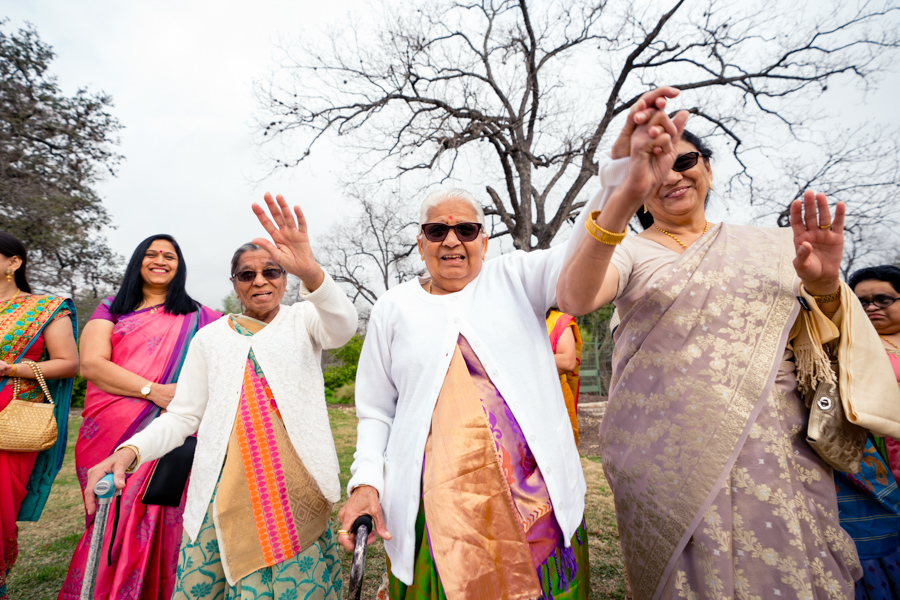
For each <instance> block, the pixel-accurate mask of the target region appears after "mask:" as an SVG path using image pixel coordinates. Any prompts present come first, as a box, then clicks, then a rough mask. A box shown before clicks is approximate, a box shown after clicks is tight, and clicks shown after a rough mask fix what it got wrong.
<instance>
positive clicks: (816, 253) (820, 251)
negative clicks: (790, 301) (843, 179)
mask: <svg viewBox="0 0 900 600" xmlns="http://www.w3.org/2000/svg"><path fill="white" fill-rule="evenodd" d="M845 212H846V208H845V206H844V203H843V202H838V203H837V205H836V206H835V207H834V218H833V219H832V216H831V211H829V210H828V199H827V198H826V197H825V194H816V193H814V192H812V191H810V190H807V191H806V192H804V193H803V200H802V201H800V200H794V202H793V203H791V229H793V230H794V249H795V250H796V252H797V256H796V257H795V258H794V270H795V271H797V276H798V277H800V280H801V281H802V282H803V287H804V288H806V291H807V292H809V293H810V294H812V295H814V296H827V295H828V294H831V293H833V292H835V291H836V290H837V289H838V287H839V286H840V272H841V257H842V256H843V252H844V213H845ZM826 226H827V227H826Z"/></svg>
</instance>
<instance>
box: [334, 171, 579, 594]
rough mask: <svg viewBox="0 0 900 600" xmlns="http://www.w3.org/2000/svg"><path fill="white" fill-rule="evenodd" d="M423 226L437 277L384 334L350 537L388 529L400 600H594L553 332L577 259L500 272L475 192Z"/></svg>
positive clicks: (369, 360)
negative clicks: (371, 525)
mask: <svg viewBox="0 0 900 600" xmlns="http://www.w3.org/2000/svg"><path fill="white" fill-rule="evenodd" d="M420 215H421V216H420V226H419V234H418V248H419V253H420V256H421V258H422V260H423V261H424V262H425V268H426V269H427V272H428V273H427V276H425V277H422V278H420V279H419V280H413V281H409V282H407V283H404V284H402V285H400V286H397V287H395V288H392V289H391V290H388V291H387V292H386V293H385V294H384V295H383V296H382V297H381V298H380V299H379V300H378V302H377V303H376V304H375V306H374V308H373V309H372V314H371V317H370V320H369V330H368V334H367V335H366V340H365V344H364V346H363V350H362V355H361V357H360V361H359V370H358V373H357V379H356V381H357V386H356V389H357V394H356V407H357V414H358V415H359V419H360V421H359V432H358V436H357V452H356V455H355V461H354V463H353V466H352V467H351V469H350V470H351V472H352V474H353V476H352V479H351V480H350V483H349V486H348V491H349V494H350V499H349V501H348V502H347V504H346V505H345V506H344V507H343V508H342V509H341V511H340V513H339V516H340V519H341V523H342V526H343V527H344V530H346V529H349V528H350V525H351V523H353V521H354V520H355V519H356V517H357V516H359V515H360V514H370V515H372V516H373V517H374V520H375V529H376V532H377V534H378V535H380V536H381V537H383V538H384V539H385V548H386V550H387V553H388V557H389V558H390V565H391V574H390V578H389V579H390V581H389V588H390V590H389V594H390V597H391V598H393V599H394V600H397V599H401V598H410V599H411V598H420V597H430V598H445V597H446V598H540V597H551V596H552V597H555V598H572V599H574V598H587V594H588V555H587V537H586V534H585V528H584V523H583V520H582V517H583V514H584V492H585V483H584V476H583V474H582V472H581V464H580V460H579V456H578V450H577V448H576V446H575V441H574V438H573V435H572V429H571V427H570V426H569V418H568V415H567V413H566V408H565V405H564V401H563V397H562V393H561V390H560V386H559V379H558V378H557V375H556V368H555V366H554V359H553V353H552V351H551V349H550V343H549V339H548V337H547V330H546V325H545V320H544V315H545V313H546V311H547V309H548V308H549V307H550V306H552V305H553V304H554V302H555V299H556V298H555V296H556V294H555V290H556V280H557V277H558V274H559V269H560V267H561V265H562V262H561V261H562V252H561V250H562V249H560V250H552V251H544V252H532V253H530V254H526V253H524V252H515V253H512V254H509V255H505V256H502V257H499V258H496V259H492V260H490V261H485V260H484V255H485V252H486V251H487V247H488V239H487V235H486V234H485V232H484V212H483V211H482V208H481V205H480V203H479V202H478V201H477V200H476V199H475V198H474V196H472V194H470V193H469V192H467V191H465V190H460V189H450V190H441V191H437V192H433V193H431V194H429V195H428V196H427V197H426V198H425V200H424V201H423V202H422V209H421V212H420ZM426 528H427V531H428V534H427V535H426V534H425V531H426ZM388 529H390V532H389V531H388ZM373 536H374V534H373ZM372 539H374V537H373V538H372ZM340 540H341V542H342V543H343V545H344V546H345V547H346V548H347V549H348V550H349V549H351V548H352V547H353V543H354V542H355V539H354V537H353V535H352V534H351V533H346V532H344V534H342V535H341V536H340Z"/></svg>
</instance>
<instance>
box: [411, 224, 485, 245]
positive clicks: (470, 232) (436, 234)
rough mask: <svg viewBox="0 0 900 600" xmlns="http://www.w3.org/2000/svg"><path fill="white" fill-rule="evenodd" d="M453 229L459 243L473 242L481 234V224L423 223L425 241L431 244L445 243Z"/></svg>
mask: <svg viewBox="0 0 900 600" xmlns="http://www.w3.org/2000/svg"><path fill="white" fill-rule="evenodd" d="M451 229H452V230H453V233H455V234H456V239H458V240H459V241H461V242H471V241H472V240H474V239H475V238H477V237H478V234H479V233H481V223H457V224H456V225H447V224H446V223H422V233H424V234H425V239H426V240H428V241H429V242H443V241H444V240H445V239H447V235H448V234H449V233H450V230H451Z"/></svg>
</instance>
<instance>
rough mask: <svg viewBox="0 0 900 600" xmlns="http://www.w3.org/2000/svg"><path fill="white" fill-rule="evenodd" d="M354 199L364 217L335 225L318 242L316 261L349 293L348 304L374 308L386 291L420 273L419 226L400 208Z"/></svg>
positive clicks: (354, 194)
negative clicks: (417, 253) (359, 303)
mask: <svg viewBox="0 0 900 600" xmlns="http://www.w3.org/2000/svg"><path fill="white" fill-rule="evenodd" d="M351 197H352V198H353V199H354V200H355V202H356V204H358V206H359V208H360V211H361V212H360V213H359V214H358V215H357V216H355V217H353V218H351V219H344V220H342V221H341V222H339V223H336V224H335V225H334V226H333V227H332V228H331V230H330V231H329V232H328V233H327V234H326V235H325V236H324V237H322V238H320V239H319V240H317V241H318V244H317V248H316V255H317V256H318V259H319V262H320V263H321V265H322V267H323V268H324V269H325V270H326V271H328V273H329V274H330V275H331V276H332V277H333V278H334V280H335V281H337V282H338V283H341V284H344V287H345V288H348V291H349V295H350V298H351V299H352V300H353V301H354V302H356V301H357V300H360V301H362V303H363V304H364V305H365V304H368V305H372V304H375V301H376V300H377V299H378V297H379V296H380V295H381V294H382V293H384V291H386V290H387V289H388V288H390V287H392V286H394V285H396V284H398V283H402V282H404V281H406V280H407V279H409V278H410V277H412V276H413V275H415V273H416V272H417V271H418V270H420V268H419V267H418V266H417V264H418V261H417V258H418V257H417V256H416V239H415V238H416V229H417V222H416V221H415V220H413V219H412V218H411V217H409V216H408V215H407V214H406V212H405V211H404V210H403V208H402V207H400V206H398V205H397V203H395V202H391V201H389V200H385V199H372V198H369V197H367V196H366V195H364V194H363V193H361V192H352V193H351Z"/></svg>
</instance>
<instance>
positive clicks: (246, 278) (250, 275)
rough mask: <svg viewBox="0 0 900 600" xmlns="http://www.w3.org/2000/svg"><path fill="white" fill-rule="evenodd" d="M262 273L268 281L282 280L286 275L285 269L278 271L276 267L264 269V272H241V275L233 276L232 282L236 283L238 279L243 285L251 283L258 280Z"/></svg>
mask: <svg viewBox="0 0 900 600" xmlns="http://www.w3.org/2000/svg"><path fill="white" fill-rule="evenodd" d="M257 273H262V276H263V277H265V278H266V279H267V280H268V281H275V280H276V279H281V276H282V275H284V269H276V268H274V267H269V268H267V269H263V270H262V271H241V272H240V273H235V274H234V275H232V276H231V280H232V281H234V280H235V279H237V280H238V281H240V282H241V283H250V282H251V281H253V280H254V279H256V274H257Z"/></svg>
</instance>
